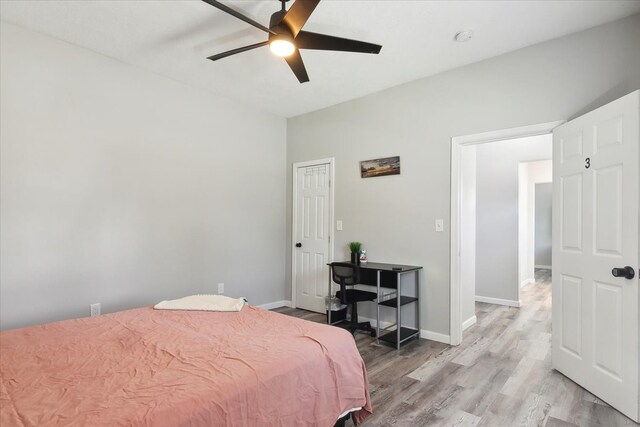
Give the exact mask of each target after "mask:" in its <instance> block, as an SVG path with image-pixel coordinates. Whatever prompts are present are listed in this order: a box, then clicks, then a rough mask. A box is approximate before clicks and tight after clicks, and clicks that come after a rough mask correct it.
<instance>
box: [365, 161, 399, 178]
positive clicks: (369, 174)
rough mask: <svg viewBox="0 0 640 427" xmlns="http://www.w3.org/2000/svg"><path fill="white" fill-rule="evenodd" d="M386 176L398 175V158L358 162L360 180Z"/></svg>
mask: <svg viewBox="0 0 640 427" xmlns="http://www.w3.org/2000/svg"><path fill="white" fill-rule="evenodd" d="M386 175H400V156H394V157H384V158H381V159H373V160H363V161H361V162H360V176H361V177H362V178H373V177H376V176H386Z"/></svg>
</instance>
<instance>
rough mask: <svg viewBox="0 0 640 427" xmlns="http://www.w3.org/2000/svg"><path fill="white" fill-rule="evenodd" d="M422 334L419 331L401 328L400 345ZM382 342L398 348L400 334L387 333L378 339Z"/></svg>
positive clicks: (394, 332) (395, 332)
mask: <svg viewBox="0 0 640 427" xmlns="http://www.w3.org/2000/svg"><path fill="white" fill-rule="evenodd" d="M419 333H420V331H418V330H417V329H411V328H405V327H404V326H403V327H401V328H400V344H402V343H403V342H404V341H406V340H408V339H410V338H413V337H414V336H417V335H418V334H419ZM378 339H379V340H380V341H384V342H388V343H389V344H393V345H395V346H398V333H397V331H391V332H387V333H386V334H384V335H381V336H380V337H378Z"/></svg>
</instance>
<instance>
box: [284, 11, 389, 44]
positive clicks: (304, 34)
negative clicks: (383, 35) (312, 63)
mask: <svg viewBox="0 0 640 427" xmlns="http://www.w3.org/2000/svg"><path fill="white" fill-rule="evenodd" d="M298 1H300V0H298ZM295 43H296V46H297V47H298V49H316V50H337V51H342V52H360V53H376V54H377V53H380V49H382V46H380V45H379V44H373V43H367V42H361V41H358V40H351V39H343V38H342V37H334V36H328V35H326V34H318V33H310V32H308V31H300V33H298V36H297V37H296V39H295Z"/></svg>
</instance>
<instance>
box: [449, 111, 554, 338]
mask: <svg viewBox="0 0 640 427" xmlns="http://www.w3.org/2000/svg"><path fill="white" fill-rule="evenodd" d="M565 122H566V120H557V121H553V122H547V123H540V124H537V125H529V126H521V127H516V128H510V129H501V130H496V131H490V132H483V133H476V134H471V135H463V136H456V137H453V138H451V210H450V214H451V218H450V220H451V227H450V228H451V232H450V236H449V239H450V240H449V242H450V245H449V247H450V248H451V251H450V253H449V259H450V262H449V267H450V270H449V275H450V298H449V302H450V307H449V339H450V344H451V345H460V343H461V342H462V326H463V325H462V314H461V309H462V304H461V295H460V271H461V268H462V265H461V263H460V249H461V242H460V225H461V224H460V219H461V212H460V205H461V196H462V191H461V181H462V180H461V177H462V170H461V168H460V157H461V155H462V148H463V147H465V146H470V145H477V144H485V143H489V142H496V141H504V140H509V139H518V138H525V137H530V136H538V135H546V134H550V133H551V132H552V131H553V129H554V128H556V127H557V126H560V125H561V124H563V123H565Z"/></svg>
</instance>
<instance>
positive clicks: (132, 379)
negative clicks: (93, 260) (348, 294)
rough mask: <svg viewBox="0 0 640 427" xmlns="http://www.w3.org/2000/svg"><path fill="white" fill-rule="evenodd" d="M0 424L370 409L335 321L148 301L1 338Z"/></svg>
mask: <svg viewBox="0 0 640 427" xmlns="http://www.w3.org/2000/svg"><path fill="white" fill-rule="evenodd" d="M0 378H1V382H0V425H2V426H3V427H4V426H36V425H37V426H52V425H92V426H98V425H111V426H113V425H134V426H182V425H189V426H214V425H215V426H223V425H226V426H289V425H296V426H332V425H333V424H334V423H335V421H336V419H337V418H338V417H339V416H340V414H343V413H345V412H346V411H350V410H352V409H353V408H361V409H359V410H357V411H355V412H354V413H353V418H354V421H355V422H357V423H359V422H361V421H362V420H364V419H365V418H366V417H367V416H368V415H369V414H370V413H371V403H370V398H369V391H368V381H367V372H366V368H365V365H364V362H363V361H362V358H361V357H360V354H359V353H358V350H357V348H356V346H355V342H354V340H353V337H352V336H351V335H350V334H349V333H348V332H347V331H344V330H342V329H339V328H335V327H332V326H328V325H323V324H318V323H313V322H308V321H305V320H301V319H297V318H293V317H290V316H285V315H282V314H279V313H274V312H270V311H266V310H262V309H259V308H255V307H252V306H245V307H244V308H243V309H242V310H241V311H240V312H198V311H165V310H153V309H152V308H151V307H146V308H139V309H134V310H128V311H122V312H118V313H113V314H107V315H103V316H97V317H88V318H82V319H74V320H66V321H62V322H55V323H49V324H44V325H39V326H34V327H29V328H22V329H16V330H10V331H4V332H1V333H0Z"/></svg>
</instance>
